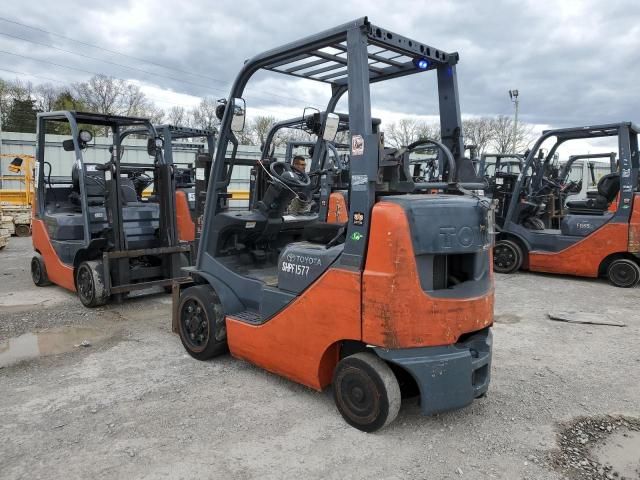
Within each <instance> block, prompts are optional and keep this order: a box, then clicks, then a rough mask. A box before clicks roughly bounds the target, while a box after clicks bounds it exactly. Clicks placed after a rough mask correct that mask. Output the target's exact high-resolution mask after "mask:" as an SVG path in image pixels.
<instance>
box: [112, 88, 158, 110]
mask: <svg viewBox="0 0 640 480" xmlns="http://www.w3.org/2000/svg"><path fill="white" fill-rule="evenodd" d="M120 101H121V104H122V108H121V110H120V112H121V113H120V114H122V115H125V116H131V117H151V115H152V114H153V115H156V116H157V107H156V106H155V105H153V104H152V103H151V102H150V101H149V100H148V99H147V97H146V95H145V94H144V92H143V91H142V90H141V89H140V87H139V86H138V85H134V84H133V83H125V84H124V89H123V92H122V95H121V98H120Z"/></svg>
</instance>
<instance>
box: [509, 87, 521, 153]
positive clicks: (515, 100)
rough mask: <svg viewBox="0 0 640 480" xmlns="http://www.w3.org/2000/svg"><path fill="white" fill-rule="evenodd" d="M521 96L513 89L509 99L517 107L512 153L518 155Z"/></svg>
mask: <svg viewBox="0 0 640 480" xmlns="http://www.w3.org/2000/svg"><path fill="white" fill-rule="evenodd" d="M519 95H520V93H519V92H518V90H516V89H513V90H509V98H510V99H511V101H512V102H513V103H514V105H515V107H516V115H515V118H514V120H513V150H512V153H516V146H517V142H518V105H519V103H520V101H519V100H518V96H519Z"/></svg>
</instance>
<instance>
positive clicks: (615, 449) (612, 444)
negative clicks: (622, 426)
mask: <svg viewBox="0 0 640 480" xmlns="http://www.w3.org/2000/svg"><path fill="white" fill-rule="evenodd" d="M593 454H594V457H595V458H596V459H597V460H598V461H599V462H600V463H601V464H603V465H605V467H610V468H608V469H610V470H612V471H613V472H614V476H615V472H617V473H618V476H619V478H633V479H637V478H640V432H638V431H634V430H626V431H625V430H623V431H620V432H616V433H614V434H612V435H611V436H610V437H609V438H608V439H607V440H606V441H605V443H604V444H602V445H600V446H598V447H597V448H595V449H594V451H593Z"/></svg>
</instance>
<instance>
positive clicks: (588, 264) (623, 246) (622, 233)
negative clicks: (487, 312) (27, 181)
mask: <svg viewBox="0 0 640 480" xmlns="http://www.w3.org/2000/svg"><path fill="white" fill-rule="evenodd" d="M628 241H629V225H627V224H626V223H608V224H606V225H603V226H602V227H600V228H599V229H598V230H596V231H595V232H594V233H592V234H591V235H589V236H587V237H585V238H584V239H583V240H580V241H579V242H578V243H575V244H573V245H571V246H570V247H568V248H565V249H564V250H561V251H559V252H539V251H532V252H529V270H531V271H532V272H547V273H560V274H566V275H576V276H579V277H593V278H595V277H597V276H598V272H599V269H600V264H601V263H602V261H603V260H604V259H605V258H606V257H607V256H609V255H611V254H612V253H619V252H626V251H627V246H628Z"/></svg>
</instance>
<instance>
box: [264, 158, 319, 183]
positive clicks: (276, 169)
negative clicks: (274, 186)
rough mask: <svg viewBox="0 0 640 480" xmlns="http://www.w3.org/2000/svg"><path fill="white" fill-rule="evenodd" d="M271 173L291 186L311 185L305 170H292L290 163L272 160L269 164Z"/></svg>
mask: <svg viewBox="0 0 640 480" xmlns="http://www.w3.org/2000/svg"><path fill="white" fill-rule="evenodd" d="M269 170H270V171H271V175H273V176H274V177H275V178H276V179H277V180H278V181H280V182H282V183H284V184H285V185H287V186H289V187H291V188H294V189H295V188H306V187H308V186H309V185H311V178H309V175H307V173H306V172H298V171H297V170H294V169H293V167H292V166H291V164H290V163H287V162H273V163H271V165H269Z"/></svg>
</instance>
